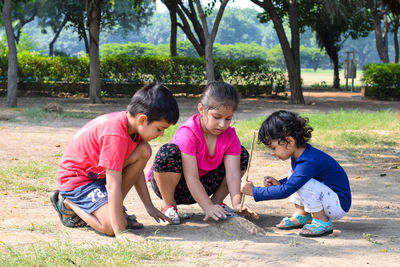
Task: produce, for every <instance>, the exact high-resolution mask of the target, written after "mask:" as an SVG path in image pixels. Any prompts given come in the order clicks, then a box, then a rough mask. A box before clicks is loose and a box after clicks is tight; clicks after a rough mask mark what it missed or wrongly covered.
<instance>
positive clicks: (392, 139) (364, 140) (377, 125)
mask: <svg viewBox="0 0 400 267" xmlns="http://www.w3.org/2000/svg"><path fill="white" fill-rule="evenodd" d="M301 115H302V116H305V117H308V118H309V120H310V125H311V126H312V127H313V129H314V131H313V137H312V139H311V143H313V144H315V145H317V146H319V147H326V148H332V149H372V148H381V149H386V148H389V147H393V146H398V145H399V144H400V137H399V136H398V133H399V131H400V123H399V120H398V118H397V117H396V114H395V113H394V112H390V111H380V112H364V111H358V110H354V111H336V112H330V113H312V114H301ZM264 119H265V118H264V117H258V118H254V119H252V120H245V121H237V122H234V123H233V125H232V126H234V127H235V129H236V132H237V134H238V136H239V138H240V141H241V143H242V144H243V145H244V146H245V147H247V148H250V147H251V140H252V138H253V132H256V138H257V134H258V129H259V128H260V126H261V124H262V122H263V121H264ZM178 127H179V126H177V125H175V126H173V127H171V128H169V129H167V130H166V132H165V135H164V136H163V137H162V138H159V139H156V140H155V142H159V143H167V142H168V141H169V140H170V139H171V138H172V136H173V134H174V133H175V131H176V129H177V128H178ZM255 149H258V150H263V149H265V148H264V147H263V145H262V144H257V142H256V144H255Z"/></svg>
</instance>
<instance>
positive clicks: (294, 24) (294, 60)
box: [251, 0, 305, 104]
mask: <svg viewBox="0 0 400 267" xmlns="http://www.w3.org/2000/svg"><path fill="white" fill-rule="evenodd" d="M251 1H252V2H253V3H254V4H256V5H258V6H260V7H261V8H263V9H264V10H265V11H266V12H267V13H268V15H269V16H270V18H271V20H272V22H273V24H274V27H275V31H276V34H277V35H278V39H279V43H280V44H281V48H282V52H283V56H284V58H285V63H286V69H287V71H288V76H289V87H290V103H291V104H304V103H305V102H304V97H303V90H302V88H301V72H300V56H299V55H300V47H299V43H300V39H299V36H300V34H299V27H298V7H297V2H296V1H295V0H291V1H290V7H289V17H290V18H289V19H290V23H291V27H290V28H291V33H292V46H293V47H290V45H289V41H288V39H287V37H286V33H285V30H284V28H283V23H282V19H281V18H280V17H279V16H278V13H277V12H276V10H275V6H274V5H273V3H272V1H270V0H264V1H263V2H261V1H257V0H251Z"/></svg>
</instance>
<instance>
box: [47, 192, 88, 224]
mask: <svg viewBox="0 0 400 267" xmlns="http://www.w3.org/2000/svg"><path fill="white" fill-rule="evenodd" d="M64 200H65V198H64V197H63V196H62V195H60V191H59V190H54V191H53V193H51V195H50V202H51V204H52V205H53V208H54V209H55V210H56V212H57V214H58V217H59V218H60V221H61V223H62V224H63V225H64V226H66V227H70V228H78V227H85V226H86V222H85V221H83V220H82V219H81V218H80V217H79V216H78V215H76V213H75V212H74V211H73V210H71V209H67V208H66V207H65V206H64ZM64 215H66V216H68V217H64ZM74 215H75V216H74Z"/></svg>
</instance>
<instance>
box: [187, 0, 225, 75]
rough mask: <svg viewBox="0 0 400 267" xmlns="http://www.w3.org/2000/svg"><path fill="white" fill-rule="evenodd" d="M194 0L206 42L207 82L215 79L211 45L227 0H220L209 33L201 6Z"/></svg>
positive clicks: (197, 0) (198, 1)
mask: <svg viewBox="0 0 400 267" xmlns="http://www.w3.org/2000/svg"><path fill="white" fill-rule="evenodd" d="M195 1H196V7H197V10H198V12H199V16H200V20H201V23H202V25H203V32H204V37H205V38H204V39H205V42H206V45H205V56H206V73H207V82H212V81H215V69H214V59H213V55H212V52H213V46H214V41H215V37H216V36H217V32H218V27H219V24H220V23H221V19H222V15H223V14H224V10H225V7H226V5H227V4H228V2H229V0H222V1H221V5H220V7H219V10H218V14H217V17H216V18H215V21H214V25H213V27H212V30H211V33H210V32H209V31H208V26H207V20H206V16H205V14H204V11H203V8H202V7H201V4H200V0H195Z"/></svg>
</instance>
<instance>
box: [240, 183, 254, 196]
mask: <svg viewBox="0 0 400 267" xmlns="http://www.w3.org/2000/svg"><path fill="white" fill-rule="evenodd" d="M253 187H254V185H253V182H250V181H243V182H242V188H241V191H242V193H243V194H245V195H249V196H252V195H253Z"/></svg>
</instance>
